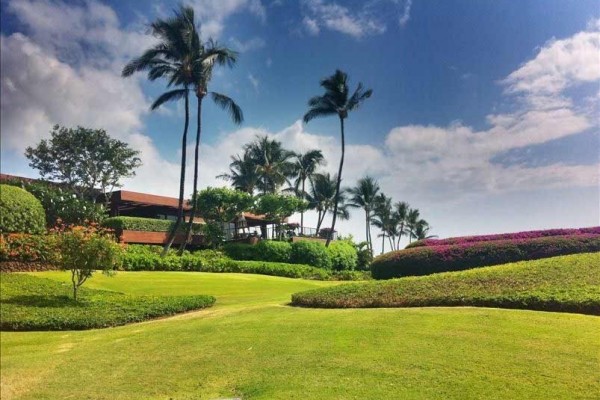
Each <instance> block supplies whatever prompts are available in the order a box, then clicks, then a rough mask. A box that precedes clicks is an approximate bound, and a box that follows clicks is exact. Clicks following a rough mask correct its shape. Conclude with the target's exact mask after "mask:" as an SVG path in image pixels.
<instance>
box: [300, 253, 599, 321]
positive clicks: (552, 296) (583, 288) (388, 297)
mask: <svg viewBox="0 0 600 400" xmlns="http://www.w3.org/2000/svg"><path fill="white" fill-rule="evenodd" d="M292 304H293V305H296V306H305V307H320V308H363V307H423V306H480V307H500V308H518V309H530V310H541V311H563V312H575V313H582V314H593V315H600V253H589V254H578V255H570V256H561V257H553V258H547V259H542V260H536V261H524V262H517V263H512V264H505V265H501V266H495V267H486V268H478V269H474V270H469V271H462V272H447V273H441V274H435V275H430V276H424V277H408V278H401V279H395V280H391V281H386V282H373V283H361V284H348V285H341V286H336V287H331V288H325V289H316V290H311V291H308V292H301V293H296V294H294V295H292Z"/></svg>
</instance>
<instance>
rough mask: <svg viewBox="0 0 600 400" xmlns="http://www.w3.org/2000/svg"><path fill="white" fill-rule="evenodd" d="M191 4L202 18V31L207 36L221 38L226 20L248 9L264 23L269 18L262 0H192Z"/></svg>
mask: <svg viewBox="0 0 600 400" xmlns="http://www.w3.org/2000/svg"><path fill="white" fill-rule="evenodd" d="M191 5H192V6H193V7H194V11H195V12H196V15H197V16H198V18H199V19H200V22H201V25H200V32H201V34H202V36H203V37H205V38H208V37H213V38H215V39H217V38H219V37H220V36H221V34H222V33H223V29H224V27H225V20H226V19H227V18H228V17H229V16H231V15H233V14H238V13H240V12H244V11H247V12H249V13H250V14H252V15H254V16H255V17H256V18H257V19H258V20H259V21H261V22H262V23H265V22H266V19H267V12H266V9H265V7H264V5H263V4H262V2H261V1H260V0H192V1H191Z"/></svg>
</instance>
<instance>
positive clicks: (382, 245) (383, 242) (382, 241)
mask: <svg viewBox="0 0 600 400" xmlns="http://www.w3.org/2000/svg"><path fill="white" fill-rule="evenodd" d="M383 253H385V233H384V234H383V236H382V237H381V254H383Z"/></svg>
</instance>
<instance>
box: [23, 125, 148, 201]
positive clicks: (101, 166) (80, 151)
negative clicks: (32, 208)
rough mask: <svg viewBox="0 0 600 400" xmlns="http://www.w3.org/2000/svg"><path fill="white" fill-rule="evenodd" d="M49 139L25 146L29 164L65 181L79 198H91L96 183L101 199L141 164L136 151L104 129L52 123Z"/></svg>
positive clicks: (49, 175) (45, 173) (93, 196)
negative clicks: (69, 126) (72, 126)
mask: <svg viewBox="0 0 600 400" xmlns="http://www.w3.org/2000/svg"><path fill="white" fill-rule="evenodd" d="M50 135H51V138H50V139H49V140H46V139H43V140H42V141H41V142H40V143H39V144H38V145H37V146H36V147H27V149H26V150H25V157H27V159H28V160H29V166H31V167H32V168H35V169H37V170H38V171H39V173H40V175H41V176H42V179H51V180H58V181H60V182H62V183H64V184H66V185H67V186H68V187H69V189H70V190H72V191H73V192H75V193H77V195H78V196H79V197H80V198H93V199H95V198H96V196H95V189H96V188H97V187H100V190H101V192H102V194H103V195H104V199H105V201H106V202H107V203H108V201H109V199H110V194H111V192H112V191H113V190H114V188H116V187H121V183H120V180H121V179H122V178H127V177H131V176H134V175H135V172H134V170H135V169H136V168H137V167H139V166H140V165H141V161H140V159H139V158H138V157H137V156H138V154H139V151H137V150H133V149H131V148H129V145H128V144H127V143H125V142H121V141H120V140H116V139H113V138H111V137H110V136H109V135H108V134H107V133H106V131H105V130H104V129H88V128H83V127H81V126H78V127H77V128H75V129H73V128H65V127H61V126H59V125H55V126H54V127H53V128H52V131H51V132H50Z"/></svg>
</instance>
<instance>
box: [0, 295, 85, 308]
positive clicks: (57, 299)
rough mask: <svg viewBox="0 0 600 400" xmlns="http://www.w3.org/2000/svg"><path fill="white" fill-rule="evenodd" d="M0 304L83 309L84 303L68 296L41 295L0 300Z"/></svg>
mask: <svg viewBox="0 0 600 400" xmlns="http://www.w3.org/2000/svg"><path fill="white" fill-rule="evenodd" d="M0 303H1V304H14V305H19V306H28V307H53V308H59V307H85V306H86V301H85V300H83V299H80V300H79V301H75V300H73V298H72V297H69V296H48V295H46V296H43V295H36V294H31V295H21V296H13V297H11V298H9V299H2V301H0Z"/></svg>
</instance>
